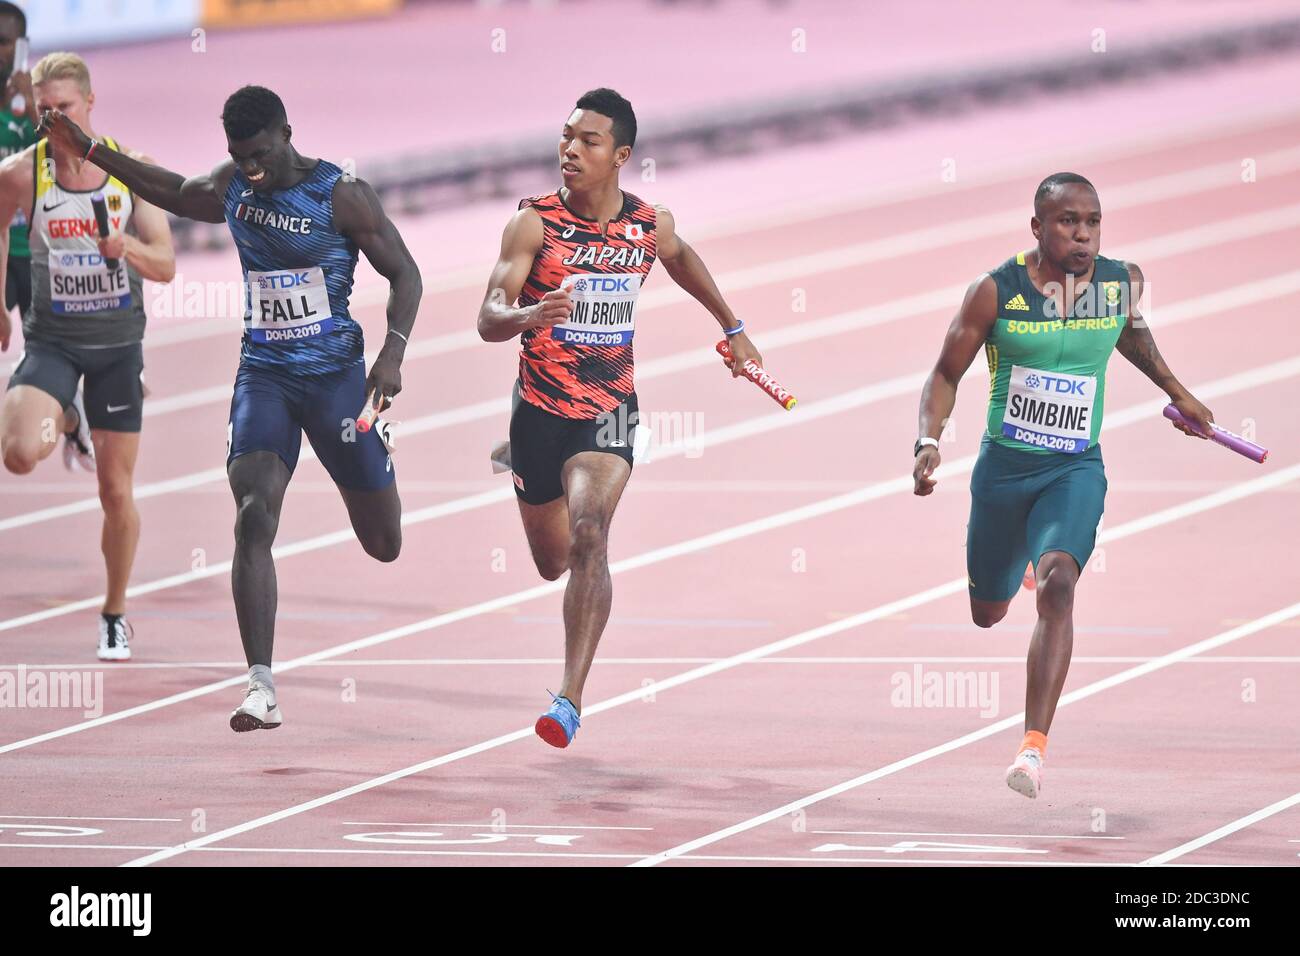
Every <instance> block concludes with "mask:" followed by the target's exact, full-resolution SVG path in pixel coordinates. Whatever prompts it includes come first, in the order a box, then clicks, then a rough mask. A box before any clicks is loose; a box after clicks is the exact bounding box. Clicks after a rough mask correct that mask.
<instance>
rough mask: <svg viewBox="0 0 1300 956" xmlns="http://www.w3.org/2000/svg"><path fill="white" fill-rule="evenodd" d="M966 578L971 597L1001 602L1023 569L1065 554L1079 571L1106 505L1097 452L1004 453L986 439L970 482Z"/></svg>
mask: <svg viewBox="0 0 1300 956" xmlns="http://www.w3.org/2000/svg"><path fill="white" fill-rule="evenodd" d="M970 493H971V502H970V523H969V524H968V525H967V526H966V575H967V578H968V580H969V584H970V593H971V597H974V598H977V599H978V600H981V601H1007V600H1010V599H1011V598H1012V597H1014V596H1015V593H1016V591H1017V590H1018V589H1019V587H1020V581H1021V578H1023V577H1024V573H1025V566H1026V565H1027V564H1028V563H1029V562H1030V561H1033V563H1034V566H1035V567H1037V566H1038V560H1039V558H1041V557H1042V556H1043V555H1044V554H1046V553H1047V552H1048V551H1064V552H1065V553H1066V554H1068V555H1070V556H1071V557H1073V558H1074V560H1075V561H1076V562H1077V563H1078V565H1079V568H1080V570H1082V569H1083V567H1084V566H1085V565H1087V563H1088V558H1089V557H1091V556H1092V549H1093V546H1094V545H1095V544H1096V541H1097V525H1098V524H1099V523H1100V522H1101V514H1102V511H1103V510H1104V508H1105V504H1106V469H1105V466H1104V465H1103V464H1102V461H1101V446H1100V445H1093V446H1092V447H1091V448H1089V449H1088V450H1087V451H1085V452H1082V453H1080V454H1078V455H1066V454H1061V453H1052V454H1042V453H1037V452H1030V451H1020V450H1019V449H1016V448H1007V447H1006V446H1005V445H1000V444H998V443H997V442H995V441H992V440H991V439H990V438H989V437H988V436H987V435H985V436H984V440H983V441H982V442H981V443H980V453H979V458H978V459H976V461H975V469H974V470H973V471H972V472H971V478H970Z"/></svg>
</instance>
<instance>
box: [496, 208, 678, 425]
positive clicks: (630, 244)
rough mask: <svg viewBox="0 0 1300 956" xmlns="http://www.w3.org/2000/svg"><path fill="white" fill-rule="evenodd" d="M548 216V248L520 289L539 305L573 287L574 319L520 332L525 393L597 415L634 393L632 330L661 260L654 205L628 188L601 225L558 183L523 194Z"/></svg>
mask: <svg viewBox="0 0 1300 956" xmlns="http://www.w3.org/2000/svg"><path fill="white" fill-rule="evenodd" d="M528 206H531V207H532V208H533V209H535V210H537V213H538V215H540V216H541V217H542V231H543V237H542V248H541V251H540V252H538V253H537V258H536V259H534V260H533V268H532V270H531V271H530V272H529V273H528V278H527V280H526V281H525V282H524V288H523V291H522V292H520V294H519V304H520V305H522V306H529V305H533V304H535V303H536V302H538V301H539V300H540V299H541V298H542V296H544V295H546V293H548V292H550V291H552V290H554V289H559V288H561V287H567V288H568V289H569V291H570V294H571V295H572V297H573V304H574V305H573V314H572V315H571V316H570V317H569V319H568V321H566V322H564V323H563V324H562V325H557V326H555V327H554V328H550V329H529V330H528V331H526V332H525V333H524V334H523V336H522V337H521V339H520V351H519V384H520V395H521V397H522V398H523V399H524V401H526V402H529V403H531V404H533V405H536V406H537V407H538V408H541V409H543V410H544V411H548V412H550V413H551V414H552V415H559V416H561V417H563V418H577V419H591V418H596V417H597V416H599V415H601V414H603V413H605V412H608V411H611V410H613V409H615V408H617V407H618V406H619V405H620V404H622V403H623V402H624V401H626V400H627V399H628V397H629V396H631V394H632V389H633V382H632V334H633V332H634V330H635V317H636V302H637V296H638V294H639V293H640V291H641V283H642V282H644V281H645V277H646V276H647V275H648V274H649V272H650V267H651V266H652V265H654V261H655V208H654V206H651V205H650V204H649V203H646V202H643V201H642V200H640V199H638V198H637V197H636V196H633V195H632V194H631V193H627V192H625V193H623V210H622V212H620V213H619V214H618V216H616V217H615V218H614V219H611V220H610V221H609V226H608V228H607V229H606V231H605V234H604V235H603V236H602V235H601V234H600V231H599V229H600V225H599V223H597V222H595V221H594V220H591V219H583V218H582V217H581V216H579V215H578V214H577V213H575V212H573V210H571V209H569V207H568V206H567V205H565V203H564V200H563V199H562V198H561V197H560V194H559V192H558V191H556V192H553V193H549V194H547V195H545V196H533V197H532V198H530V199H524V200H521V201H520V203H519V208H520V209H523V208H525V207H528Z"/></svg>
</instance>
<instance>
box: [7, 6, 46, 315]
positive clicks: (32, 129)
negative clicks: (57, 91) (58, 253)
mask: <svg viewBox="0 0 1300 956" xmlns="http://www.w3.org/2000/svg"><path fill="white" fill-rule="evenodd" d="M26 37H27V16H26V14H24V13H23V11H22V8H21V7H18V6H16V5H15V4H12V3H9V2H7V0H0V160H3V159H5V158H6V157H8V156H12V155H14V154H15V153H21V152H22V151H23V150H25V149H26V148H27V147H28V146H31V145H32V144H33V143H35V142H36V124H37V123H38V122H39V121H40V119H39V117H38V116H37V115H36V94H35V93H34V92H33V91H32V77H31V74H30V73H28V72H27V65H26V64H25V63H17V62H15V54H16V53H17V52H18V47H19V44H20V42H25V40H26ZM19 101H21V103H22V104H23V105H22V108H21V112H14V110H15V109H18V107H17V106H16V105H15V103H17V102H19ZM3 225H4V224H0V228H2V227H3ZM8 226H9V259H8V263H7V268H6V270H5V289H4V296H5V300H4V313H5V314H4V315H3V316H0V339H6V340H7V339H8V337H9V336H8V327H9V322H10V319H9V316H8V313H9V311H10V310H11V309H13V308H14V307H15V306H16V307H17V308H18V312H19V316H20V317H21V316H22V314H24V313H25V312H26V311H27V310H28V309H29V308H31V305H32V269H31V254H30V253H29V252H28V249H27V219H26V216H25V215H24V214H23V212H22V211H19V212H18V213H16V214H15V215H14V218H13V222H12V223H9V224H8Z"/></svg>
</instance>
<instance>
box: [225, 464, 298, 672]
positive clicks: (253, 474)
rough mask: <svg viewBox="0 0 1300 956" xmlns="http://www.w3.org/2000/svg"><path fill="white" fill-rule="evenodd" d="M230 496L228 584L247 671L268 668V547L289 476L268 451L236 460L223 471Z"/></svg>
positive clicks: (271, 584) (273, 596)
mask: <svg viewBox="0 0 1300 956" xmlns="http://www.w3.org/2000/svg"><path fill="white" fill-rule="evenodd" d="M226 474H227V476H228V477H229V479H230V490H231V491H232V492H234V495H235V509H236V513H235V557H234V561H233V567H232V569H231V574H230V579H231V584H232V587H233V589H234V594H235V616H236V617H237V618H238V619H239V637H240V640H242V641H243V643H244V656H245V657H246V658H247V659H248V666H249V667H252V666H253V665H254V664H265V665H267V666H268V667H269V666H270V664H271V650H272V647H273V645H274V643H275V607H276V600H277V594H278V592H277V591H276V583H275V562H274V561H272V560H271V545H272V543H273V542H274V541H275V531H276V528H277V527H278V526H279V524H280V506H281V505H282V504H283V503H284V492H285V489H286V488H288V487H289V478H290V477H291V473H290V471H289V469H288V468H287V467H285V464H284V462H283V461H281V460H280V456H279V455H277V454H276V453H275V452H272V451H254V452H249V453H248V454H247V455H240V456H239V457H238V458H236V459H235V460H234V461H232V462H231V463H230V467H229V468H228V469H227V470H226Z"/></svg>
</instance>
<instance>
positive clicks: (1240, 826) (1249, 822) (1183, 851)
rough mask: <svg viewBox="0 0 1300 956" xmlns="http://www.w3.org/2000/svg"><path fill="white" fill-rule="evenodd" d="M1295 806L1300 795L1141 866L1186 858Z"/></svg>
mask: <svg viewBox="0 0 1300 956" xmlns="http://www.w3.org/2000/svg"><path fill="white" fill-rule="evenodd" d="M1295 806H1300V793H1295V794H1292V795H1291V796H1289V797H1286V798H1285V799H1283V800H1279V801H1277V802H1276V803H1270V804H1269V805H1268V806H1266V807H1264V808H1263V809H1262V810H1256V811H1255V812H1254V813H1248V814H1246V815H1245V816H1244V817H1241V818H1240V819H1238V820H1233V821H1232V822H1231V823H1225V824H1224V825H1223V826H1221V827H1219V828H1218V829H1217V830H1211V831H1210V832H1209V833H1207V834H1205V835H1204V836H1199V837H1197V838H1196V839H1195V840H1188V841H1187V842H1186V843H1182V844H1179V845H1178V846H1176V847H1174V848H1173V849H1172V850H1166V851H1165V852H1164V853H1157V854H1156V855H1155V856H1153V857H1150V858H1148V859H1145V860H1143V861H1142V863H1141V864H1140V865H1141V866H1163V865H1164V864H1166V863H1169V862H1170V861H1172V860H1176V859H1178V858H1179V857H1180V856H1186V855H1187V854H1188V853H1192V852H1193V851H1195V850H1199V849H1201V848H1202V847H1205V846H1209V845H1210V844H1211V843H1215V842H1217V841H1219V840H1222V839H1223V838H1224V837H1226V836H1232V834H1234V833H1237V832H1238V831H1240V830H1244V829H1246V828H1247V827H1250V826H1254V825H1255V824H1256V823H1259V821H1261V820H1267V819H1268V818H1269V817H1271V816H1273V815H1274V814H1276V813H1281V812H1282V811H1283V810H1289V809H1291V808H1292V807H1295Z"/></svg>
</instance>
